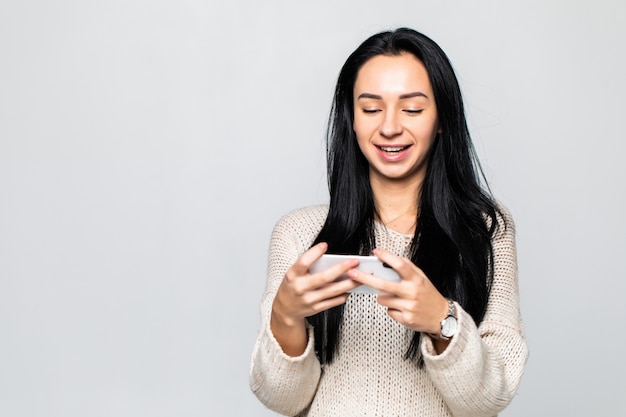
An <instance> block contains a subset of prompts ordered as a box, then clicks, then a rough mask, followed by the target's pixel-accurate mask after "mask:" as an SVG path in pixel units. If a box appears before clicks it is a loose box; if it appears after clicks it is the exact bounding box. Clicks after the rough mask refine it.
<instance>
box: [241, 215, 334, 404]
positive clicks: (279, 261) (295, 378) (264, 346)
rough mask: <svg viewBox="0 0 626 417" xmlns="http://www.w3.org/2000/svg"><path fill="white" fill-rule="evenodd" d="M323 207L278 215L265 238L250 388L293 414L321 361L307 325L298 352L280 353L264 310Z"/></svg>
mask: <svg viewBox="0 0 626 417" xmlns="http://www.w3.org/2000/svg"><path fill="white" fill-rule="evenodd" d="M326 213H327V210H326V209H325V207H323V206H317V207H310V208H306V209H301V210H298V211H297V212H294V213H291V214H289V215H287V216H285V217H283V218H282V219H281V220H280V221H279V222H278V223H277V224H276V226H275V227H274V230H273V232H272V237H271V241H270V250H269V260H268V274H267V285H266V290H265V293H264V295H263V300H262V302H261V331H260V333H259V336H258V338H257V341H256V344H255V347H254V351H253V354H252V362H251V366H250V387H251V389H252V391H253V392H254V394H255V395H256V396H257V397H258V398H259V400H260V401H261V402H262V403H263V404H265V406H266V407H268V408H269V409H271V410H273V411H276V412H278V413H281V414H284V415H289V416H293V415H297V414H298V413H300V412H301V411H303V410H304V409H305V408H306V407H307V406H308V405H309V404H310V403H311V401H312V400H313V397H314V395H315V391H316V389H317V384H318V382H319V379H320V374H321V366H320V363H319V361H318V359H317V356H316V355H315V351H314V348H313V346H314V337H313V331H312V330H313V329H312V327H309V332H308V334H309V340H308V344H307V347H306V349H305V351H304V353H303V354H302V355H300V356H298V357H290V356H288V355H286V354H285V353H284V352H283V351H282V349H281V347H280V345H279V344H278V341H277V340H276V339H275V338H274V335H273V334H272V331H271V330H270V315H271V311H272V303H273V301H274V297H275V295H276V291H277V290H278V287H279V285H280V283H281V282H282V279H283V277H284V276H285V273H286V272H287V270H288V269H289V268H290V267H291V266H292V265H293V264H294V262H295V261H296V260H297V259H298V257H299V256H300V255H301V254H302V253H303V252H304V251H306V250H307V249H308V248H309V247H310V245H311V244H312V243H313V240H314V239H315V237H316V236H317V234H318V233H319V230H321V227H322V225H323V223H324V220H325V218H326Z"/></svg>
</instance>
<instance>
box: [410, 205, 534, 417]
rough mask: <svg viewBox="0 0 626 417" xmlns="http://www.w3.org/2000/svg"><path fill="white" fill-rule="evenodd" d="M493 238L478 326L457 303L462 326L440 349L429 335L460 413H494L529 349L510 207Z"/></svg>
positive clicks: (440, 375) (436, 367)
mask: <svg viewBox="0 0 626 417" xmlns="http://www.w3.org/2000/svg"><path fill="white" fill-rule="evenodd" d="M501 210H502V213H503V216H504V218H501V219H500V221H499V228H498V231H497V233H496V236H495V238H494V239H493V250H494V259H493V268H494V270H493V271H494V281H493V284H492V288H491V293H490V296H489V302H488V305H487V311H486V314H485V318H484V319H483V321H482V322H481V324H480V326H479V327H478V328H477V327H476V325H475V323H474V320H473V319H472V317H471V316H470V315H469V314H468V313H467V312H465V311H464V310H463V309H462V308H461V307H460V306H459V305H458V304H457V311H458V332H457V334H456V335H455V336H454V337H453V338H452V340H451V342H450V344H449V345H448V347H447V348H446V350H445V351H444V352H442V353H441V354H440V355H437V354H436V353H435V351H434V348H433V343H432V340H431V339H430V338H429V337H423V338H422V346H421V348H422V349H421V350H422V354H423V357H424V363H425V367H426V370H427V372H428V375H429V377H430V379H431V380H432V382H433V384H434V385H435V387H436V388H437V390H438V391H439V393H440V394H441V396H442V397H443V398H444V401H445V403H446V405H447V406H448V408H450V410H451V412H452V415H453V416H455V417H464V416H467V417H469V416H471V417H480V416H495V415H496V414H497V413H498V412H500V411H501V410H503V409H504V408H505V407H506V406H507V405H508V404H509V403H510V402H511V400H512V399H513V397H514V395H515V393H516V392H517V389H518V386H519V383H520V380H521V377H522V371H523V369H524V365H525V363H526V360H527V357H528V349H527V345H526V342H525V339H524V333H523V328H522V321H521V316H520V311H519V297H518V283H517V259H516V251H515V226H514V223H513V220H512V218H511V216H510V214H509V213H508V211H506V209H504V208H501Z"/></svg>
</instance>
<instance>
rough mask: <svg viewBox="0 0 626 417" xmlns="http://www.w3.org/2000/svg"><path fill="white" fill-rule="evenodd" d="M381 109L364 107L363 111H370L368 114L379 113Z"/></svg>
mask: <svg viewBox="0 0 626 417" xmlns="http://www.w3.org/2000/svg"><path fill="white" fill-rule="evenodd" d="M379 111H380V110H379V109H363V113H368V114H373V113H378V112H379Z"/></svg>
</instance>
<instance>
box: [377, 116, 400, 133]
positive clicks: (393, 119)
mask: <svg viewBox="0 0 626 417" xmlns="http://www.w3.org/2000/svg"><path fill="white" fill-rule="evenodd" d="M379 132H380V134H381V136H383V137H385V138H393V137H395V136H398V135H399V134H400V133H402V124H401V123H400V121H399V120H398V116H397V115H396V114H395V113H394V112H387V113H386V114H385V117H384V119H383V120H382V123H381V124H380V128H379Z"/></svg>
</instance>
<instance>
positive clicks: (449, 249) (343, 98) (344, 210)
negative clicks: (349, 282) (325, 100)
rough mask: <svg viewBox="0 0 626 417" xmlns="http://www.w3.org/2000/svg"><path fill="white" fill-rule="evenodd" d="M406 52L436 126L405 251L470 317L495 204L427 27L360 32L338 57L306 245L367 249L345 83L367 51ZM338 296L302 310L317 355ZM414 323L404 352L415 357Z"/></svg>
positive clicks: (481, 300) (369, 202)
mask: <svg viewBox="0 0 626 417" xmlns="http://www.w3.org/2000/svg"><path fill="white" fill-rule="evenodd" d="M402 53H410V54H413V55H414V56H415V57H416V58H417V59H419V60H420V61H421V62H422V63H423V64H424V67H425V68H426V70H427V72H428V75H429V79H430V83H431V85H432V89H433V94H434V98H435V103H436V108H437V114H438V119H439V127H440V133H438V134H437V137H436V138H435V141H434V143H433V145H432V148H431V154H430V160H429V164H428V168H427V172H426V176H425V179H424V183H423V184H422V188H421V191H420V194H419V197H418V200H419V201H418V207H419V210H418V216H417V219H416V222H417V223H416V230H415V235H414V239H413V241H412V243H411V247H410V259H411V260H412V261H413V263H415V264H416V265H417V266H419V267H420V268H421V269H422V270H423V271H424V272H425V273H426V275H427V276H428V278H429V279H430V280H431V281H432V282H433V284H434V285H435V287H436V288H437V289H438V290H439V292H441V294H442V295H444V296H445V297H448V298H451V299H453V300H455V301H457V302H458V303H459V304H460V305H461V306H462V307H463V309H464V310H465V311H467V312H468V313H469V314H470V315H471V316H472V318H473V319H474V321H475V322H476V323H477V324H478V323H480V322H481V321H482V319H483V317H484V315H485V310H486V307H487V299H488V297H489V289H490V285H491V281H492V280H493V271H492V269H491V268H490V265H491V262H492V258H493V248H492V246H491V237H492V236H493V234H494V233H495V230H496V228H497V224H498V221H497V217H496V216H497V215H498V213H499V211H498V208H497V206H496V204H495V202H494V200H493V198H492V197H491V196H490V193H489V192H488V187H487V186H486V181H484V186H483V182H481V179H482V180H484V175H482V170H481V168H480V165H479V163H478V159H477V157H476V153H475V151H474V148H473V145H472V142H471V139H470V135H469V130H468V128H467V123H466V120H465V113H464V109H463V101H462V98H461V90H460V88H459V84H458V81H457V79H456V76H455V74H454V70H453V69H452V65H451V64H450V61H449V60H448V58H447V57H446V54H445V53H444V52H443V50H442V49H441V48H440V47H439V46H438V45H437V44H436V43H435V42H434V41H432V40H431V39H430V38H428V37H427V36H425V35H423V34H421V33H419V32H416V31H415V30H412V29H407V28H400V29H397V30H394V31H389V32H382V33H379V34H376V35H374V36H372V37H370V38H368V39H367V40H366V41H365V42H363V43H362V44H361V45H360V46H359V47H358V48H357V49H356V50H355V51H354V52H353V53H352V54H351V55H350V56H349V57H348V59H347V61H346V62H345V64H344V65H343V67H342V69H341V71H340V73H339V77H338V80H337V86H336V89H335V94H334V100H333V105H332V108H331V112H330V116H329V122H328V130H327V169H328V185H329V191H330V207H329V212H328V217H327V218H326V222H325V224H324V226H323V227H322V230H321V231H320V233H319V235H318V236H317V238H316V239H315V242H314V244H316V243H318V242H328V252H329V253H337V254H364V255H366V254H370V253H371V251H372V249H374V248H375V246H376V242H375V237H374V219H375V217H376V207H375V205H374V196H373V193H372V189H371V186H370V181H369V165H368V162H367V160H366V159H365V157H364V156H363V154H362V153H361V151H360V149H359V147H358V144H357V139H356V134H355V133H354V131H353V119H354V101H353V89H354V84H355V81H356V78H357V75H358V72H359V69H360V68H361V67H362V66H363V64H364V63H365V62H367V61H368V60H369V59H371V58H373V57H375V56H377V55H388V56H398V55H400V54H402ZM343 308H344V306H343V305H340V306H337V307H334V308H332V309H330V310H326V311H323V312H320V313H318V314H315V315H313V316H310V317H308V318H307V320H308V321H309V323H311V324H312V325H313V327H314V334H315V350H316V352H317V355H318V357H319V359H320V362H321V363H330V362H332V360H333V357H334V354H335V352H336V349H337V345H338V341H339V332H340V328H341V323H342V320H343ZM419 340H420V333H419V332H415V333H414V335H413V338H412V340H411V343H410V345H409V346H408V347H407V351H406V355H405V357H406V358H407V359H408V358H417V357H418V353H419Z"/></svg>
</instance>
